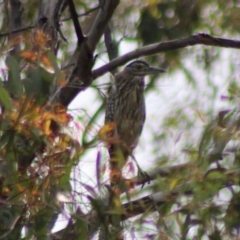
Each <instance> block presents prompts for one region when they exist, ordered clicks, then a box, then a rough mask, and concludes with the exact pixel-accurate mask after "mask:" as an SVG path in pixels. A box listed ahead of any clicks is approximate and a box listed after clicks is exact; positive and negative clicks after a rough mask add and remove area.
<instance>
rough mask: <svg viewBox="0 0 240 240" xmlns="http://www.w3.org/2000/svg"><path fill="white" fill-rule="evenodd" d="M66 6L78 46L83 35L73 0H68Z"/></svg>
mask: <svg viewBox="0 0 240 240" xmlns="http://www.w3.org/2000/svg"><path fill="white" fill-rule="evenodd" d="M68 6H69V10H70V13H71V18H72V20H73V24H74V28H75V32H76V35H77V39H78V46H80V45H81V43H82V42H83V41H84V39H85V37H84V36H83V32H82V29H81V26H80V24H79V22H78V15H77V12H76V8H75V5H74V2H73V0H68Z"/></svg>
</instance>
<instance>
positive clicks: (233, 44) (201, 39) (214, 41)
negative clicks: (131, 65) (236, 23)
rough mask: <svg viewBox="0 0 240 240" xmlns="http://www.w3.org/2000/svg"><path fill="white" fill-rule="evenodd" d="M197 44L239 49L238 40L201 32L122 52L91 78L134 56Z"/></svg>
mask: <svg viewBox="0 0 240 240" xmlns="http://www.w3.org/2000/svg"><path fill="white" fill-rule="evenodd" d="M199 44H202V45H206V46H215V47H225V48H237V49H240V41H237V40H231V39H224V38H216V37H213V36H210V35H208V34H204V33H201V34H196V35H193V36H191V37H188V38H184V39H180V40H173V41H169V42H162V43H156V44H152V45H148V46H145V47H142V48H140V49H137V50H134V51H132V52H129V53H127V54H124V55H123V56H121V57H119V58H116V59H114V60H113V61H111V62H110V63H108V64H106V65H104V66H102V67H100V68H97V69H95V70H94V71H93V78H94V79H96V78H98V77H100V76H102V75H103V74H105V73H107V72H110V71H112V70H113V69H115V68H117V67H119V66H121V65H123V64H125V63H127V62H128V61H130V60H133V59H135V58H139V57H143V56H149V55H154V54H158V53H161V52H167V51H171V50H176V49H181V48H185V47H189V46H194V45H199Z"/></svg>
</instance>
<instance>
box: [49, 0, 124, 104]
mask: <svg viewBox="0 0 240 240" xmlns="http://www.w3.org/2000/svg"><path fill="white" fill-rule="evenodd" d="M118 3H119V0H106V1H105V4H104V6H103V7H102V9H101V10H100V11H99V13H98V15H97V17H96V20H95V22H94V24H93V26H92V28H91V30H90V33H89V36H88V38H87V39H86V40H85V41H84V43H83V44H82V45H81V47H80V48H79V50H78V51H79V52H78V54H77V55H78V56H77V61H76V64H75V67H74V69H73V71H72V74H71V76H70V77H69V79H68V84H67V86H66V87H65V88H60V89H58V91H59V93H58V92H56V94H55V96H54V97H53V98H52V99H51V102H54V101H57V102H60V103H61V104H62V105H63V106H68V105H69V103H70V102H71V101H72V100H73V99H74V98H75V97H76V95H77V94H78V93H79V92H81V91H83V90H85V89H86V88H87V87H88V86H89V85H90V84H91V83H92V80H93V78H92V66H93V64H94V58H93V52H94V50H95V48H96V46H97V44H98V42H99V40H100V38H101V36H102V35H103V33H104V31H105V29H106V26H107V24H108V22H109V20H110V19H111V17H112V15H113V12H114V10H115V9H116V7H117V6H118ZM71 86H76V87H71Z"/></svg>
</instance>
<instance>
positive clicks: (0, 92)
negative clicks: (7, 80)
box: [0, 86, 12, 110]
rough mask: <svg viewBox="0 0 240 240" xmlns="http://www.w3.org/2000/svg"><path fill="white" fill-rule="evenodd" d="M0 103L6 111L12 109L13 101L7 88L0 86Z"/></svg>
mask: <svg viewBox="0 0 240 240" xmlns="http://www.w3.org/2000/svg"><path fill="white" fill-rule="evenodd" d="M0 102H1V104H2V105H3V107H4V108H5V109H6V110H9V109H11V108H12V99H11V97H10V95H9V93H8V92H7V91H6V89H5V88H3V87H2V86H0Z"/></svg>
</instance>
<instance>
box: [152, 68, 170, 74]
mask: <svg viewBox="0 0 240 240" xmlns="http://www.w3.org/2000/svg"><path fill="white" fill-rule="evenodd" d="M165 72H166V70H164V69H162V68H157V67H149V68H148V70H147V73H148V74H154V73H165Z"/></svg>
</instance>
